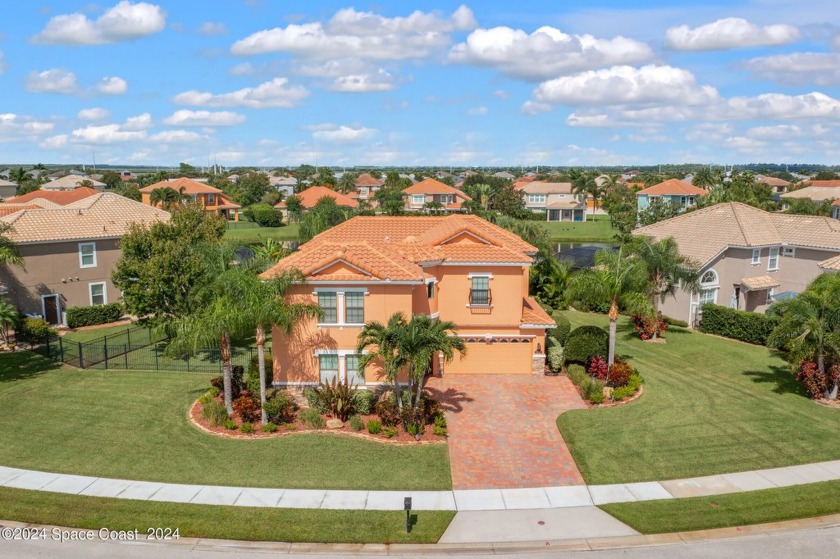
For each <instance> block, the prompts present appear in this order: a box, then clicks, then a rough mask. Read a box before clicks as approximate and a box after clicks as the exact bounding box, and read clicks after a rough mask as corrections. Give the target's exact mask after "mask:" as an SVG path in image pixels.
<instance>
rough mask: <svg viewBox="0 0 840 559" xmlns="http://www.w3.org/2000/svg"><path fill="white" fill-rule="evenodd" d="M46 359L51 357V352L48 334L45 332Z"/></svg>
mask: <svg viewBox="0 0 840 559" xmlns="http://www.w3.org/2000/svg"><path fill="white" fill-rule="evenodd" d="M47 359H52V352H51V351H50V335H49V334H47Z"/></svg>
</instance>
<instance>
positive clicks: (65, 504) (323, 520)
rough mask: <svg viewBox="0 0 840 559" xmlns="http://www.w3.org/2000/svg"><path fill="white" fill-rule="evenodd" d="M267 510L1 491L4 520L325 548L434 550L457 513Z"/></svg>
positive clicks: (1, 516) (2, 488)
mask: <svg viewBox="0 0 840 559" xmlns="http://www.w3.org/2000/svg"><path fill="white" fill-rule="evenodd" d="M412 514H413V515H415V516H416V519H415V522H414V524H413V525H412V529H411V532H410V533H406V529H405V513H404V512H402V511H340V510H309V509H267V508H250V507H231V506H215V505H188V504H180V503H157V502H149V501H132V500H122V499H108V498H102V497H79V496H76V495H64V494H60V493H49V492H46V491H28V490H24V489H11V488H8V487H0V518H2V519H5V520H16V521H18V522H31V523H35V524H48V525H56V526H67V527H72V528H85V529H90V530H99V529H100V528H108V529H110V530H134V529H137V530H139V532H140V535H141V536H142V535H144V534H145V531H146V529H147V528H171V529H173V530H174V529H175V528H177V529H178V531H179V534H180V536H182V537H193V538H220V539H235V540H254V541H282V542H322V543H435V542H437V541H438V539H440V536H441V535H442V534H443V532H444V530H446V527H447V526H448V525H449V522H450V521H451V520H452V518H453V516H455V513H454V512H448V511H447V512H438V511H435V512H432V511H429V512H425V511H421V512H414V513H412Z"/></svg>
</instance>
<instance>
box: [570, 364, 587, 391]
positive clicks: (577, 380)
mask: <svg viewBox="0 0 840 559" xmlns="http://www.w3.org/2000/svg"><path fill="white" fill-rule="evenodd" d="M566 373H567V374H568V375H569V380H571V381H572V384H574V385H575V386H580V385H581V384H583V382H584V381H585V380H586V379H589V378H590V376H589V374H588V373H587V372H586V369H584V368H583V365H578V364H574V365H569V366H568V367H567V368H566Z"/></svg>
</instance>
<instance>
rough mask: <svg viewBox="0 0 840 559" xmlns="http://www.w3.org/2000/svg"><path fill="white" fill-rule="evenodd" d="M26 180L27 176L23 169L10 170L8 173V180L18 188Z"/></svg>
mask: <svg viewBox="0 0 840 559" xmlns="http://www.w3.org/2000/svg"><path fill="white" fill-rule="evenodd" d="M28 179H29V175H27V174H26V171H24V170H23V167H18V168H17V169H12V171H11V172H10V173H9V180H10V181H12V182H15V183H17V184H18V186H20V185H21V184H23V183H24V182H25V181H26V180H28Z"/></svg>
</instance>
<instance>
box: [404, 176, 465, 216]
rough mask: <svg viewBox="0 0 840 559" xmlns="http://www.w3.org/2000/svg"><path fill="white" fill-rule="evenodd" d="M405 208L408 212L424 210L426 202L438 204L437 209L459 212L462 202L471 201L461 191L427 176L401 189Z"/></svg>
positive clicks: (461, 208)
mask: <svg viewBox="0 0 840 559" xmlns="http://www.w3.org/2000/svg"><path fill="white" fill-rule="evenodd" d="M402 193H403V197H404V198H405V209H406V210H407V211H410V212H418V211H422V210H425V209H426V208H427V207H428V206H426V204H435V203H436V204H440V208H439V209H443V210H446V211H448V212H460V211H462V210H463V204H464V202H470V201H472V198H470V197H469V196H467V195H466V194H465V193H464V192H463V191H461V190H458V189H457V188H454V187H452V186H449V185H447V184H443V183H442V182H440V181H438V180H435V179H432V178H429V179H426V180H422V181H420V182H418V183H417V184H413V185H411V186H409V187H408V188H406V189H403V191H402Z"/></svg>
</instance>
